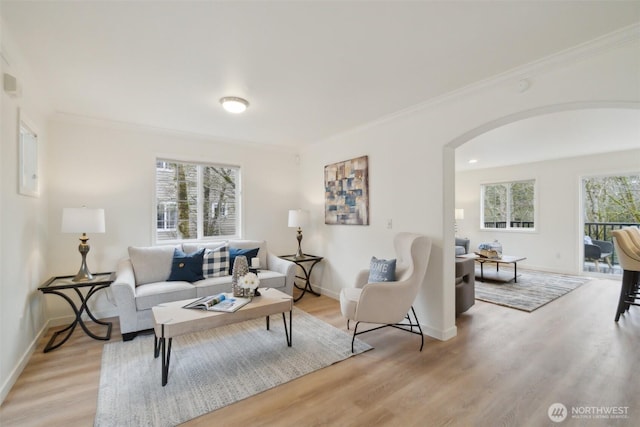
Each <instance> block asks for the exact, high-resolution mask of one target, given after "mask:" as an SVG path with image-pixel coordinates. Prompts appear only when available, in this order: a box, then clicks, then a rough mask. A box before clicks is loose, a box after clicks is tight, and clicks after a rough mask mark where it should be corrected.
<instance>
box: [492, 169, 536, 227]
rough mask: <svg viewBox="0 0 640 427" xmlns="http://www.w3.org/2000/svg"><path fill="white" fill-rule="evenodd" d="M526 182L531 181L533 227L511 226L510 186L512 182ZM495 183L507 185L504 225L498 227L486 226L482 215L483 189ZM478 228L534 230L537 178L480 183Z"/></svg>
mask: <svg viewBox="0 0 640 427" xmlns="http://www.w3.org/2000/svg"><path fill="white" fill-rule="evenodd" d="M526 182H532V183H533V200H532V206H533V227H513V226H511V223H512V222H515V221H514V220H513V219H512V217H511V213H512V211H513V209H512V206H511V198H512V197H511V186H512V185H513V184H519V183H526ZM496 185H506V186H507V195H506V200H507V207H506V210H507V217H506V219H505V227H504V228H500V227H486V226H485V224H486V221H485V217H484V208H485V189H486V187H488V186H496ZM480 230H481V231H484V230H486V231H494V232H495V231H506V232H527V233H531V232H536V231H537V230H538V180H537V179H536V178H524V179H514V180H509V181H496V182H486V183H482V184H480Z"/></svg>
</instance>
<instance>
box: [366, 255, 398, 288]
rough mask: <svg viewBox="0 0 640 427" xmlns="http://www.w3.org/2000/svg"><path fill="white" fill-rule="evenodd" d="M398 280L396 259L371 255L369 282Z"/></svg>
mask: <svg viewBox="0 0 640 427" xmlns="http://www.w3.org/2000/svg"><path fill="white" fill-rule="evenodd" d="M395 280H396V260H395V259H390V260H386V259H378V258H376V257H371V265H370V267H369V283H376V282H393V281H395Z"/></svg>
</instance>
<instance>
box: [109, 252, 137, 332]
mask: <svg viewBox="0 0 640 427" xmlns="http://www.w3.org/2000/svg"><path fill="white" fill-rule="evenodd" d="M111 292H112V293H113V296H114V298H115V304H116V306H117V307H118V316H119V317H120V331H121V333H123V334H124V333H127V332H134V331H136V330H137V329H136V328H137V314H136V280H135V275H134V273H133V265H132V264H131V261H130V260H129V259H124V260H121V261H120V262H118V266H117V268H116V279H115V280H114V282H113V283H112V284H111Z"/></svg>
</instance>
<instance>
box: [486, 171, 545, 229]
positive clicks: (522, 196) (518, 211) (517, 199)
mask: <svg viewBox="0 0 640 427" xmlns="http://www.w3.org/2000/svg"><path fill="white" fill-rule="evenodd" d="M534 225H535V180H527V181H515V182H502V183H496V184H485V185H483V186H482V227H481V228H483V229H487V228H491V229H492V228H504V229H521V228H527V229H532V228H534Z"/></svg>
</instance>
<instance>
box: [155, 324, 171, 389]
mask: <svg viewBox="0 0 640 427" xmlns="http://www.w3.org/2000/svg"><path fill="white" fill-rule="evenodd" d="M161 328H162V334H161V335H162V336H161V337H160V338H158V336H157V335H155V334H154V336H153V358H154V359H157V358H158V356H159V355H160V352H161V351H162V387H164V386H166V385H167V381H169V360H170V359H171V341H172V340H173V338H169V345H168V346H167V344H166V342H167V338H165V336H164V325H161Z"/></svg>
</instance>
